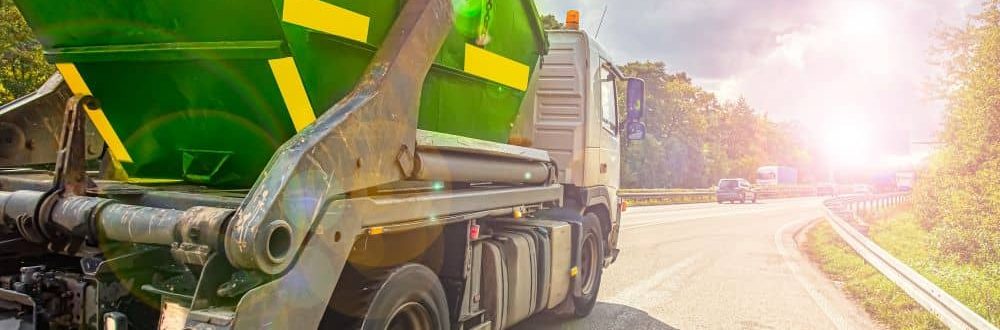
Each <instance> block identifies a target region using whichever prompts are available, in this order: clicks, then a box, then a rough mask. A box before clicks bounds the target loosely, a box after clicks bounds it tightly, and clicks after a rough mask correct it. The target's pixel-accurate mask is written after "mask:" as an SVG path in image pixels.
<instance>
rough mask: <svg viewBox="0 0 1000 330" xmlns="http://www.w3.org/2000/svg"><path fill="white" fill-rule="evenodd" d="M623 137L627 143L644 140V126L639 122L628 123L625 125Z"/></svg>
mask: <svg viewBox="0 0 1000 330" xmlns="http://www.w3.org/2000/svg"><path fill="white" fill-rule="evenodd" d="M625 136H626V137H627V138H628V139H629V141H639V140H642V139H645V138H646V124H643V123H642V122H641V121H630V122H628V123H626V124H625Z"/></svg>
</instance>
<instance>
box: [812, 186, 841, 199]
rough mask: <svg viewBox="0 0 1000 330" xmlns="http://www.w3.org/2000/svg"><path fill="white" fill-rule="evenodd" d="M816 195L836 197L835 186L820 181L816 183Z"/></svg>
mask: <svg viewBox="0 0 1000 330" xmlns="http://www.w3.org/2000/svg"><path fill="white" fill-rule="evenodd" d="M816 195H817V196H831V197H836V196H837V187H836V186H834V185H833V184H830V183H821V184H819V185H816Z"/></svg>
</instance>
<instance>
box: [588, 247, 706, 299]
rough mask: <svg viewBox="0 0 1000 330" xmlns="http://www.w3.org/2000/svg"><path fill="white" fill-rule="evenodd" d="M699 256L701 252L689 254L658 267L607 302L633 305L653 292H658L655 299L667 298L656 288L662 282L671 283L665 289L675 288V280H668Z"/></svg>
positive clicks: (677, 275)
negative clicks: (668, 265) (654, 271)
mask: <svg viewBox="0 0 1000 330" xmlns="http://www.w3.org/2000/svg"><path fill="white" fill-rule="evenodd" d="M699 258H701V254H694V255H690V256H688V257H687V258H684V259H683V260H681V261H678V262H676V263H674V264H672V265H670V267H667V268H663V269H660V270H658V271H656V273H655V274H652V275H651V276H647V277H646V278H645V279H643V280H641V281H638V282H636V283H635V284H633V285H631V286H629V287H628V288H626V289H625V290H621V291H619V292H618V294H615V296H614V297H611V299H608V301H609V302H613V303H619V304H622V305H632V306H633V307H636V306H634V305H635V304H636V303H637V302H644V301H649V299H641V298H643V297H645V296H647V295H650V294H653V293H654V292H655V293H657V294H658V296H657V300H664V301H665V300H667V298H666V297H663V296H662V295H661V294H660V293H662V291H663V290H656V289H657V288H658V287H659V286H661V285H664V284H671V283H672V285H668V286H667V287H666V290H667V291H672V290H675V289H677V287H679V285H678V284H677V282H676V281H675V282H668V281H669V280H670V279H671V278H675V277H680V274H681V272H683V271H684V270H685V269H686V268H688V267H690V266H691V265H693V264H694V262H695V261H696V260H698V259H699Z"/></svg>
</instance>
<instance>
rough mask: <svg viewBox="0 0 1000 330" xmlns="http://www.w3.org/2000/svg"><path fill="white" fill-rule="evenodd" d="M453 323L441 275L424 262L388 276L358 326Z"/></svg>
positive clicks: (431, 328)
mask: <svg viewBox="0 0 1000 330" xmlns="http://www.w3.org/2000/svg"><path fill="white" fill-rule="evenodd" d="M450 322H451V321H450V319H449V317H448V301H447V300H446V298H445V293H444V288H443V287H442V286H441V281H440V280H438V277H437V275H436V274H434V272H433V271H431V270H430V269H429V268H427V267H426V266H424V265H419V264H406V265H402V266H399V267H397V268H395V269H392V270H390V271H388V272H387V273H386V274H385V275H384V280H382V282H381V283H380V284H379V286H378V288H377V291H375V293H374V295H373V296H372V297H371V302H370V303H369V304H368V310H367V311H366V312H365V314H364V318H363V319H362V320H361V324H360V326H359V327H356V328H360V329H362V330H388V329H428V330H435V329H443V330H448V329H449V328H450V327H451V323H450Z"/></svg>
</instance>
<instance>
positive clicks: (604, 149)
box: [598, 60, 621, 189]
mask: <svg viewBox="0 0 1000 330" xmlns="http://www.w3.org/2000/svg"><path fill="white" fill-rule="evenodd" d="M601 62H602V64H601V69H600V70H599V75H598V77H599V78H600V81H599V82H598V85H599V87H600V92H599V94H598V97H600V103H599V105H600V106H599V111H600V113H599V114H598V115H599V116H600V119H601V120H600V122H601V123H600V124H601V129H600V130H599V132H600V133H599V134H598V135H599V136H600V137H599V139H600V142H599V143H600V144H599V151H598V154H599V155H598V158H599V159H600V161H599V162H600V164H599V170H598V172H599V173H600V174H599V177H600V184H604V185H607V186H608V187H609V188H612V189H617V188H618V185H619V181H620V174H621V173H620V172H621V164H620V163H621V159H620V157H619V156H620V155H619V141H618V132H619V129H618V89H617V79H616V78H615V75H614V74H613V73H611V70H609V69H608V66H610V65H611V64H609V63H608V62H607V61H603V60H602V61H601Z"/></svg>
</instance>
